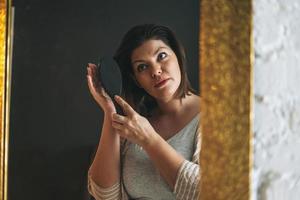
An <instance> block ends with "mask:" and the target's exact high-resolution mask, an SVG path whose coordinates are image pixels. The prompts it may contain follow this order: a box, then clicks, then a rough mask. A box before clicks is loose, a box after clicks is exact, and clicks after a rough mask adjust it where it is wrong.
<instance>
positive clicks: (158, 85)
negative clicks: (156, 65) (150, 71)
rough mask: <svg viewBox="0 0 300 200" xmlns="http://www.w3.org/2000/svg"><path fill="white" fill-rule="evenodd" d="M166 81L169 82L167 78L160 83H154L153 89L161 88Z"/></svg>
mask: <svg viewBox="0 0 300 200" xmlns="http://www.w3.org/2000/svg"><path fill="white" fill-rule="evenodd" d="M168 80H169V78H167V79H164V80H162V81H160V82H158V83H156V84H155V85H154V87H161V86H163V85H164V84H165V83H166V82H167V81H168Z"/></svg>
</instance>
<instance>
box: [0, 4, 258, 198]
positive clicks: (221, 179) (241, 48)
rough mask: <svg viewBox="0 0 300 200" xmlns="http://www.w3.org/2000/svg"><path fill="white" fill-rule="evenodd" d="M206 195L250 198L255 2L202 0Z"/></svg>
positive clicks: (0, 50) (4, 105)
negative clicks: (253, 4)
mask: <svg viewBox="0 0 300 200" xmlns="http://www.w3.org/2000/svg"><path fill="white" fill-rule="evenodd" d="M200 5H201V6H200V33H199V34H200V51H199V52H200V62H199V65H200V77H201V78H200V80H201V83H200V86H201V87H200V88H201V96H202V100H201V130H202V150H201V155H200V164H201V184H200V187H201V196H200V199H201V200H212V199H213V200H227V199H231V200H235V199H237V200H249V199H250V191H251V190H250V186H251V173H250V171H251V164H252V161H251V156H252V148H251V125H252V115H251V110H252V109H251V106H252V103H251V99H252V60H253V59H252V58H253V52H252V33H251V31H252V3H251V0H242V1H241V0H201V3H200ZM11 11H12V8H11V0H0V98H1V101H0V109H1V115H0V118H1V120H0V127H1V132H0V151H1V152H0V153H1V154H0V155H1V156H0V160H1V162H0V170H1V171H0V200H2V199H3V200H7V184H8V177H7V175H8V171H7V170H8V150H9V149H8V143H9V140H8V139H9V126H8V124H9V108H10V81H11V78H10V77H11V57H12V15H11Z"/></svg>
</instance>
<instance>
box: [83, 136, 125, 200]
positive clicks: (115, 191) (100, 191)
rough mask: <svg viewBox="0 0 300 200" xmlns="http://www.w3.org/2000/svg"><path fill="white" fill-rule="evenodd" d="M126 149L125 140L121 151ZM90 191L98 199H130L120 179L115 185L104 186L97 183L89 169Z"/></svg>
mask: <svg viewBox="0 0 300 200" xmlns="http://www.w3.org/2000/svg"><path fill="white" fill-rule="evenodd" d="M124 149H125V141H124V140H122V142H121V153H122V154H123V153H124V152H123V151H124ZM88 191H89V193H90V194H91V195H92V196H93V197H94V198H95V199H96V200H128V199H129V197H128V194H127V193H126V191H125V189H124V185H123V183H122V182H121V181H120V180H119V181H118V182H116V183H115V184H114V185H112V186H110V187H108V188H103V187H100V186H99V185H97V184H96V183H95V181H94V180H93V179H92V176H91V174H90V171H88Z"/></svg>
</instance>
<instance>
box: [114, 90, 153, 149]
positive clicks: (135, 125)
mask: <svg viewBox="0 0 300 200" xmlns="http://www.w3.org/2000/svg"><path fill="white" fill-rule="evenodd" d="M115 100H116V102H117V103H118V104H119V105H120V106H121V107H122V109H123V112H124V114H125V115H126V116H123V115H119V114H117V113H114V114H113V116H112V119H113V120H112V126H113V128H115V129H116V132H117V133H118V134H119V135H120V136H121V137H123V138H126V139H128V140H129V141H131V142H133V143H135V144H138V145H140V146H142V147H143V146H144V145H147V144H150V143H151V142H152V141H153V140H154V139H155V137H156V136H157V135H158V134H157V133H156V131H155V130H154V128H153V127H152V126H151V124H150V122H149V121H148V120H147V119H146V118H145V117H143V116H141V115H140V114H138V113H137V112H136V111H135V110H134V109H133V108H132V107H131V106H130V105H129V104H128V103H127V102H126V101H125V100H124V99H122V98H121V97H120V96H117V95H116V96H115Z"/></svg>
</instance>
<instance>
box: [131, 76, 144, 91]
mask: <svg viewBox="0 0 300 200" xmlns="http://www.w3.org/2000/svg"><path fill="white" fill-rule="evenodd" d="M130 76H131V78H132V80H133V82H134V83H135V84H136V85H137V86H138V87H139V88H142V86H141V85H140V84H139V82H138V81H137V80H136V78H135V76H134V75H133V74H130Z"/></svg>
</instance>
